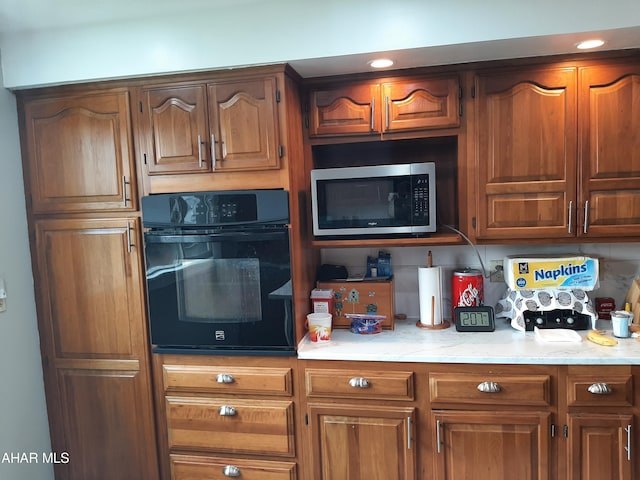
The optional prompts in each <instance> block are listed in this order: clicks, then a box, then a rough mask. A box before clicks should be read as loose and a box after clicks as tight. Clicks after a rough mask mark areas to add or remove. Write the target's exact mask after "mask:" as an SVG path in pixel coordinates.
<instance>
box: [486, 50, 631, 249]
mask: <svg viewBox="0 0 640 480" xmlns="http://www.w3.org/2000/svg"><path fill="white" fill-rule="evenodd" d="M638 92H640V65H638V64H636V63H619V62H618V63H610V64H609V63H600V64H598V63H596V64H590V65H586V66H580V65H579V64H576V65H575V66H572V65H565V66H540V67H534V68H522V69H519V70H517V71H515V70H510V71H509V70H507V71H491V72H480V73H478V74H476V76H475V108H476V129H475V136H474V142H475V152H476V166H475V168H476V171H477V172H478V175H477V180H476V186H475V189H476V192H477V199H478V202H477V212H476V215H477V216H476V235H477V237H478V238H479V239H482V240H509V239H531V238H538V239H563V238H564V239H576V238H577V239H580V238H583V239H587V238H588V239H591V238H598V237H604V238H607V237H617V238H624V237H630V236H637V235H638V234H639V233H640V213H639V212H640V190H638V188H637V185H638V182H640V158H639V156H638V151H639V150H638V147H639V146H640V140H638V136H637V135H636V134H635V132H636V131H637V130H638V129H639V128H640V113H639V112H640V109H639V108H636V104H638V102H639V101H638V98H640V93H638Z"/></svg>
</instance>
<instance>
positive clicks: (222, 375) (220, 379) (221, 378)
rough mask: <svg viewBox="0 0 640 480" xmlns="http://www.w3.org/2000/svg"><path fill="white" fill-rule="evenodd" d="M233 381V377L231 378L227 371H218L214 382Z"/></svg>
mask: <svg viewBox="0 0 640 480" xmlns="http://www.w3.org/2000/svg"><path fill="white" fill-rule="evenodd" d="M234 381H235V379H234V378H233V376H232V375H229V374H228V373H219V374H218V375H217V376H216V382H218V383H233V382H234Z"/></svg>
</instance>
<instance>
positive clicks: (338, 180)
mask: <svg viewBox="0 0 640 480" xmlns="http://www.w3.org/2000/svg"><path fill="white" fill-rule="evenodd" d="M311 202H312V210H313V234H314V236H316V237H323V238H330V237H334V238H348V237H354V236H360V235H376V236H387V235H388V236H396V235H416V236H417V235H424V234H428V233H431V232H435V231H436V168H435V164H434V163H432V162H429V163H408V164H401V165H376V166H363V167H344V168H322V169H315V170H312V171H311Z"/></svg>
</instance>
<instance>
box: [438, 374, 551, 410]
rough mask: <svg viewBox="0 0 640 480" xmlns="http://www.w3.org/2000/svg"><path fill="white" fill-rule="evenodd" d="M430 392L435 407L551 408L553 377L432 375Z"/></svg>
mask: <svg viewBox="0 0 640 480" xmlns="http://www.w3.org/2000/svg"><path fill="white" fill-rule="evenodd" d="M482 390H484V391H482ZM429 392H430V395H431V403H435V404H451V403H456V404H477V405H535V406H548V405H551V377H550V376H549V375H502V374H499V375H494V374H490V373H487V374H447V373H430V374H429ZM442 406H444V405H442Z"/></svg>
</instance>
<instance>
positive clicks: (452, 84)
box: [309, 76, 460, 138]
mask: <svg viewBox="0 0 640 480" xmlns="http://www.w3.org/2000/svg"><path fill="white" fill-rule="evenodd" d="M459 92H460V89H459V82H458V79H457V77H453V76H452V77H424V78H421V77H418V78H398V79H391V80H389V81H385V80H380V81H378V80H371V81H363V82H359V83H348V84H337V85H336V84H332V85H326V86H319V87H314V88H312V89H311V90H310V93H309V136H310V137H312V138H315V137H327V136H342V135H370V134H386V133H393V132H403V131H418V130H430V129H442V128H453V127H458V126H459V125H460V112H459Z"/></svg>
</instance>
